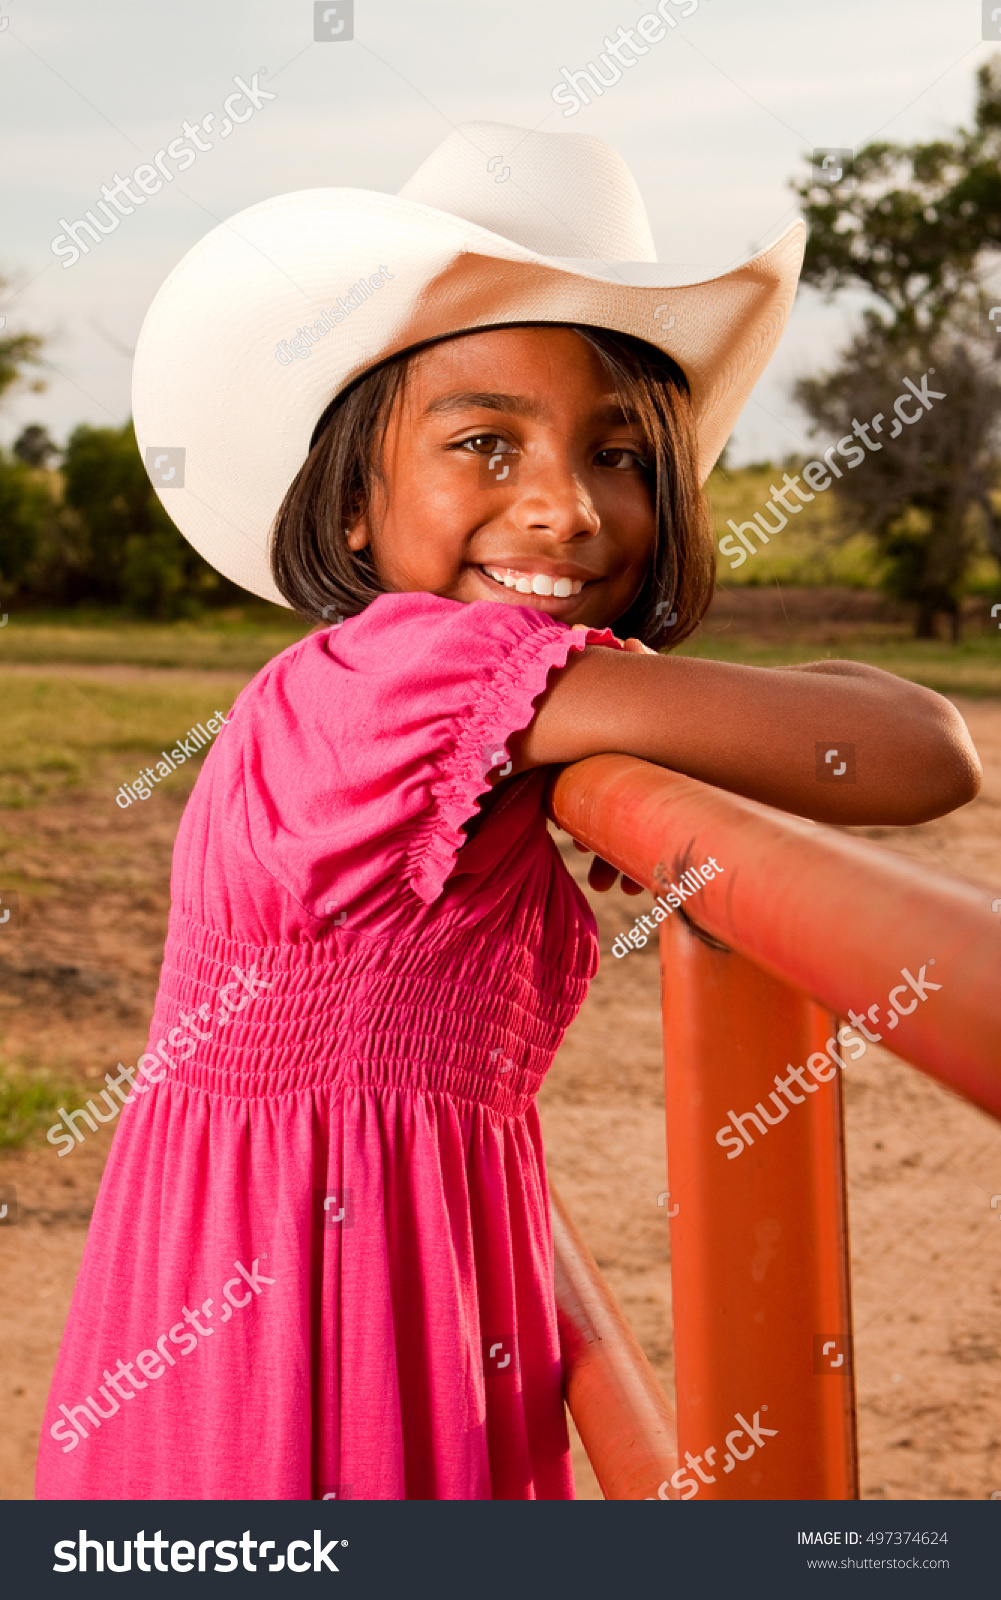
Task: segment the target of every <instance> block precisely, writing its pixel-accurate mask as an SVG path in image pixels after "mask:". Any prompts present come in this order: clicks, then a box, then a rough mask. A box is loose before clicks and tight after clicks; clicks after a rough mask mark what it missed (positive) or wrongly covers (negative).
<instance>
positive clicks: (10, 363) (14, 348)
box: [0, 278, 45, 396]
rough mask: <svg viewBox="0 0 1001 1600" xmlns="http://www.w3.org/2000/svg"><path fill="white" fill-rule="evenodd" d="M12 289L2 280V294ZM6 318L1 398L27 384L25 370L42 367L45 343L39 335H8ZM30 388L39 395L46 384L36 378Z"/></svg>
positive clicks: (0, 348)
mask: <svg viewBox="0 0 1001 1600" xmlns="http://www.w3.org/2000/svg"><path fill="white" fill-rule="evenodd" d="M9 288H10V284H9V282H8V280H7V279H6V278H0V294H3V293H4V291H5V290H7V289H9ZM6 321H7V319H6V317H4V318H3V319H2V321H0V396H2V395H3V394H5V393H6V391H7V390H8V389H13V388H14V386H15V385H16V384H18V383H27V382H28V379H27V377H26V375H25V372H24V368H25V367H29V366H35V367H38V366H41V360H40V353H41V350H42V346H43V345H44V343H45V341H44V339H42V337H41V336H40V335H39V334H37V333H7V332H6ZM30 387H31V388H32V389H33V390H34V391H35V392H36V393H37V392H38V391H39V390H41V389H44V388H45V382H44V380H43V379H41V378H36V379H35V380H33V381H32V382H31V384H30Z"/></svg>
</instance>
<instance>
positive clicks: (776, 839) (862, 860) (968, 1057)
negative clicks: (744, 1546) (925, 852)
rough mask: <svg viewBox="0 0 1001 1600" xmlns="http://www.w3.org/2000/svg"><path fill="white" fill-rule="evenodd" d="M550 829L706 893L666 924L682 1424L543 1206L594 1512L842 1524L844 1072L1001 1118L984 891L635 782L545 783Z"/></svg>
mask: <svg viewBox="0 0 1001 1600" xmlns="http://www.w3.org/2000/svg"><path fill="white" fill-rule="evenodd" d="M549 814H550V816H551V817H552V819H553V820H554V821H555V822H556V823H557V824H558V825H559V827H561V828H563V829H565V830H566V832H567V833H569V834H571V835H572V836H573V837H574V838H575V839H579V840H580V842H581V843H582V844H585V845H587V846H588V847H589V848H590V849H591V850H594V851H596V852H597V854H598V855H600V856H603V857H604V858H605V860H607V861H610V862H611V863H612V864H613V865H614V866H616V867H618V868H619V869H620V870H621V871H623V872H625V873H627V874H628V875H629V877H631V878H634V879H635V880H636V881H637V882H638V883H642V884H644V885H645V886H646V888H647V889H649V890H650V891H651V892H652V893H654V894H656V895H666V893H667V891H668V888H669V886H670V884H671V883H672V882H674V883H677V882H678V879H679V877H680V875H681V874H682V873H683V872H685V871H686V870H687V869H688V868H690V867H700V866H701V865H702V864H703V863H706V862H708V861H709V859H710V858H712V859H713V860H715V861H716V862H717V863H718V865H719V867H720V868H721V869H722V870H721V871H720V872H719V873H717V874H716V875H715V876H713V877H712V879H711V881H710V882H708V883H707V884H706V886H705V887H704V888H701V889H700V890H699V891H698V895H697V897H695V898H693V899H691V900H690V901H686V902H685V912H686V914H687V917H688V918H689V919H690V922H691V923H695V924H696V925H697V926H696V928H695V929H693V928H692V926H691V925H690V922H689V921H686V918H685V917H683V916H681V915H679V913H678V912H677V910H676V911H675V912H674V914H673V915H672V916H670V917H668V918H667V920H666V921H664V922H663V923H662V924H661V977H662V996H663V1017H664V1075H665V1112H666V1128H667V1151H668V1164H669V1180H668V1181H669V1182H670V1185H671V1192H670V1210H669V1215H670V1218H671V1222H670V1227H671V1281H672V1297H673V1305H674V1349H675V1386H676V1392H677V1416H676V1418H675V1413H674V1408H673V1407H672V1406H671V1404H670V1402H669V1400H668V1398H667V1397H666V1396H665V1394H664V1393H663V1390H662V1389H661V1388H660V1386H659V1384H658V1382H657V1379H656V1377H655V1376H654V1374H653V1372H652V1370H651V1368H650V1366H649V1364H648V1362H647V1361H646V1358H645V1356H644V1355H643V1353H642V1351H641V1350H640V1348H639V1346H638V1344H637V1342H636V1339H635V1337H634V1335H633V1334H632V1332H631V1331H630V1329H629V1327H628V1325H627V1323H626V1322H625V1319H624V1317H623V1315H622V1313H621V1311H620V1310H619V1308H618V1307H617V1305H616V1304H615V1301H614V1299H613V1298H612V1295H611V1293H610V1291H609V1290H608V1288H607V1286H606V1285H605V1283H604V1280H603V1278H602V1276H601V1273H600V1271H599V1269H598V1267H597V1266H596V1264H595V1262H594V1259H593V1257H592V1256H591V1255H590V1253H589V1251H588V1249H587V1246H586V1245H585V1244H584V1242H583V1240H582V1239H581V1238H580V1236H579V1235H578V1234H577V1232H576V1230H575V1229H574V1227H573V1224H572V1222H571V1221H570V1219H569V1217H568V1216H567V1214H566V1212H565V1210H564V1208H563V1206H562V1204H561V1202H560V1201H559V1197H558V1196H556V1195H555V1194H554V1196H553V1233H554V1244H555V1250H556V1295H557V1310H558V1316H559V1323H560V1335H561V1343H562V1350H563V1362H564V1374H565V1390H566V1397H567V1404H568V1407H569V1409H570V1412H571V1415H572V1416H573V1418H574V1422H575V1425H576V1427H577V1430H578V1432H579V1433H580V1436H581V1440H582V1442H583V1444H584V1447H585V1449H586V1450H587V1453H588V1456H589V1459H590V1460H591V1463H592V1465H593V1467H594V1469H595V1473H596V1476H597V1478H598V1482H599V1484H600V1486H601V1489H602V1493H603V1494H604V1496H605V1498H606V1499H610V1500H629V1499H650V1498H652V1497H656V1496H657V1495H658V1493H659V1495H660V1497H661V1498H669V1499H678V1498H682V1499H691V1498H694V1497H695V1494H696V1493H697V1494H698V1497H699V1498H700V1499H702V1500H706V1499H717V1500H784V1499H807V1500H810V1499H813V1500H840V1499H851V1498H854V1497H856V1496H857V1494H858V1484H857V1466H856V1443H855V1399H854V1375H853V1359H852V1336H851V1326H852V1325H851V1285H850V1277H849V1260H848V1225H847V1212H846V1205H845V1176H844V1172H845V1169H844V1141H843V1119H842V1099H841V1067H842V1066H847V1067H848V1068H849V1069H850V1066H851V1061H852V1060H853V1059H860V1058H861V1054H862V1051H861V1050H860V1049H858V1048H857V1047H858V1045H864V1046H865V1047H866V1048H868V1042H875V1038H876V1037H880V1038H882V1039H883V1040H884V1041H885V1042H886V1044H887V1045H888V1046H889V1048H890V1049H892V1050H893V1051H894V1053H895V1054H896V1055H898V1056H901V1057H902V1058H903V1059H904V1060H905V1061H908V1062H910V1063H912V1065H914V1066H916V1067H918V1068H920V1069H921V1070H922V1071H923V1072H926V1073H928V1074H929V1075H930V1076H931V1077H933V1078H936V1079H938V1081H939V1082H940V1083H943V1084H945V1085H947V1087H948V1088H950V1089H952V1090H954V1091H955V1092H956V1093H957V1094H960V1095H962V1096H964V1097H965V1098H966V1099H968V1100H970V1101H972V1102H973V1103H974V1104H975V1105H977V1106H980V1107H981V1108H982V1109H984V1110H985V1111H988V1112H990V1113H991V1114H992V1115H993V1116H995V1117H999V1118H1001V918H999V917H998V916H997V915H996V914H995V913H993V912H992V911H991V902H992V895H991V891H990V890H989V889H987V888H981V887H977V886H976V885H974V884H969V883H964V882H962V881H960V880H958V879H954V878H950V877H947V876H945V875H944V874H942V873H939V872H935V871H933V870H931V869H929V868H927V867H925V866H922V865H921V864H919V863H917V862H915V861H912V860H909V859H905V858H903V857H901V856H899V855H895V854H893V853H892V852H890V851H887V850H885V849H882V848H880V847H879V846H877V845H873V844H870V843H868V842H867V841H864V840H860V839H858V838H856V837H854V836H850V835H846V834H842V833H839V832H837V831H835V830H833V829H830V828H826V827H823V826H819V825H817V824H815V823H812V822H808V821H806V820H804V819H802V818H798V817H793V816H790V815H788V814H787V813H785V812H782V811H776V810H773V809H772V808H771V807H769V806H764V805H760V804H758V803H756V802H755V801H752V800H745V799H742V798H740V797H738V796H736V795H732V794H728V793H726V792H725V791H723V790H721V789H715V788H712V787H711V786H709V785H708V784H704V783H700V782H698V781H697V780H695V779H693V778H686V777H682V776H680V775H678V774H676V773H672V772H667V771H665V770H664V769H663V768H660V767H656V766H652V765H651V764H649V763H648V762H645V761H639V760H636V759H634V758H633V757H630V756H617V755H603V756H593V757H591V758H590V759H588V760H586V761H581V762H577V763H575V764H574V765H573V766H570V767H566V768H563V769H561V770H560V771H559V772H558V773H557V774H556V775H555V777H554V779H553V782H552V784H551V786H550V790H549ZM995 903H996V896H995ZM606 959H608V958H607V956H606ZM852 1013H854V1016H855V1019H856V1022H855V1023H854V1024H853V1023H851V1022H848V1023H845V1022H844V1020H843V1019H845V1018H849V1017H850V1016H851V1014H852ZM848 1028H851V1033H850V1034H849V1033H848ZM839 1029H840V1033H841V1035H842V1036H841V1037H839ZM846 1040H847V1042H846ZM867 1041H868V1042H867ZM672 1480H673V1481H672Z"/></svg>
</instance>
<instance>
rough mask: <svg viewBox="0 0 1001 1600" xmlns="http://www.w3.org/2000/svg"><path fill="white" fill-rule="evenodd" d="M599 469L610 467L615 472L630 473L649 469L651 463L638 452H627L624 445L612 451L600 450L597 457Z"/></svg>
mask: <svg viewBox="0 0 1001 1600" xmlns="http://www.w3.org/2000/svg"><path fill="white" fill-rule="evenodd" d="M594 459H595V462H596V464H597V465H598V466H599V467H610V468H611V469H612V471H613V472H630V471H635V470H636V469H637V468H640V469H649V466H650V463H649V461H647V459H646V457H645V456H641V455H640V453H639V451H638V450H627V449H626V448H625V447H624V446H623V445H617V446H616V447H615V448H614V449H611V450H599V451H598V454H597V455H596V456H595V458H594Z"/></svg>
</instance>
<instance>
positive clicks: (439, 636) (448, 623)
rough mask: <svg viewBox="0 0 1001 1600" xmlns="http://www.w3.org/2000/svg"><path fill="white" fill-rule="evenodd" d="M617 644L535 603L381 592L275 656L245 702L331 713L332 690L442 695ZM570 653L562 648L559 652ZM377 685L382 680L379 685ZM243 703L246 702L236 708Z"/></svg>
mask: <svg viewBox="0 0 1001 1600" xmlns="http://www.w3.org/2000/svg"><path fill="white" fill-rule="evenodd" d="M585 642H588V643H596V642H602V643H608V644H611V645H615V644H617V643H618V642H619V641H617V640H616V639H615V638H614V637H613V636H612V635H611V633H609V632H608V630H592V629H587V630H585V629H580V630H577V629H572V628H569V627H568V626H567V625H566V624H565V623H562V622H558V621H555V620H554V619H553V618H551V617H547V616H546V615H545V614H544V613H542V612H539V611H535V610H533V609H532V608H531V607H529V606H520V605H506V604H503V603H501V602H497V601H489V600H481V601H473V602H472V603H470V602H467V601H462V600H451V599H447V598H445V597H444V596H442V595H436V594H428V593H426V592H424V591H423V590H418V591H414V592H408V593H403V594H382V595H379V596H378V597H377V598H376V599H375V600H373V601H372V603H371V604H370V605H368V606H366V608H365V610H364V611H362V612H359V614H358V615H357V616H354V617H348V618H347V619H346V620H344V621H338V622H335V623H333V624H331V625H330V626H328V627H324V628H319V629H316V630H314V631H312V632H310V633H308V634H307V635H306V636H305V638H302V639H299V640H297V641H296V643H295V644H292V645H289V646H288V648H287V649H285V650H283V651H282V652H281V653H280V655H277V656H275V657H273V659H272V660H271V661H269V662H268V663H267V665H266V666H265V667H263V668H262V669H261V671H260V672H259V673H258V674H257V676H256V677H255V678H254V679H252V680H251V682H250V683H249V684H248V685H247V688H246V689H245V690H244V691H243V694H242V695H241V696H240V701H241V702H243V703H244V704H245V705H246V704H248V703H250V702H253V701H255V700H265V701H267V700H270V699H272V698H273V697H275V696H278V697H280V698H286V697H288V696H292V697H294V698H295V699H300V698H301V699H303V700H304V701H305V703H307V704H308V703H310V702H312V701H313V699H314V697H315V696H317V695H319V696H320V697H321V702H322V704H323V705H324V707H325V709H326V710H327V711H329V702H328V701H327V699H326V696H327V695H328V694H329V692H330V690H331V687H332V684H333V683H334V681H335V680H339V687H340V689H341V690H342V691H346V690H347V689H348V684H349V683H350V686H351V691H352V692H357V691H361V692H362V693H364V690H365V687H366V682H368V687H369V688H371V689H381V690H382V691H383V692H385V691H386V690H389V689H390V687H391V686H392V689H393V691H394V692H395V693H396V694H398V695H400V696H406V697H416V698H421V697H422V696H424V695H427V696H436V695H438V694H440V693H441V691H442V690H443V689H445V688H446V686H448V685H449V684H452V685H458V684H460V683H462V682H463V681H465V682H470V681H472V682H475V681H476V680H477V679H479V680H481V681H486V680H488V679H492V678H493V677H495V675H496V673H497V671H498V668H501V669H502V670H503V666H504V664H505V663H506V662H508V661H510V662H511V664H512V668H514V665H515V659H517V663H518V670H519V671H522V670H524V667H525V665H526V664H527V662H528V661H530V660H531V658H533V657H538V659H539V661H540V663H541V662H542V661H543V660H545V661H546V662H547V664H549V665H551V664H552V660H553V655H554V648H555V654H556V656H559V655H561V654H563V655H564V656H565V654H566V653H568V652H569V650H570V649H572V648H574V647H577V648H580V647H581V646H582V645H583V643H585ZM561 645H563V646H564V648H563V649H562V650H561V648H560V646H561ZM371 680H375V681H371ZM238 703H239V702H238Z"/></svg>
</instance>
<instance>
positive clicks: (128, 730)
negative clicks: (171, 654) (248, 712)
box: [0, 667, 246, 809]
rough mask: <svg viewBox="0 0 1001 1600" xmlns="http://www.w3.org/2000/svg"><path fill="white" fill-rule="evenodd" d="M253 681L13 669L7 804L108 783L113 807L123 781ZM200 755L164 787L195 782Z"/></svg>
mask: <svg viewBox="0 0 1001 1600" xmlns="http://www.w3.org/2000/svg"><path fill="white" fill-rule="evenodd" d="M245 679H246V674H240V675H239V676H233V677H228V676H223V675H222V674H219V675H215V674H213V676H212V677H211V678H208V677H206V678H203V679H201V680H199V678H198V676H197V675H196V674H194V673H193V674H192V676H191V677H190V679H184V678H180V679H178V678H175V677H173V676H172V675H171V676H169V677H164V678H158V677H157V676H155V675H154V676H150V677H143V678H140V679H138V680H135V679H134V680H132V681H131V682H125V683H114V682H111V683H109V682H94V681H90V680H88V679H87V678H86V677H84V676H82V675H81V674H74V672H73V669H72V667H65V668H61V667H53V669H52V671H51V673H45V674H44V676H43V675H41V674H39V675H38V676H36V675H34V674H32V675H30V676H28V675H27V674H26V675H24V676H20V675H18V674H16V673H10V674H7V675H6V677H5V678H4V683H3V699H4V719H3V737H4V751H3V763H2V768H0V808H8V809H9V808H20V807H23V806H30V805H36V804H38V802H39V801H41V800H43V799H45V798H46V796H48V795H51V794H53V793H54V792H58V791H60V790H64V789H68V788H73V787H77V786H79V785H82V784H85V785H86V786H87V787H89V788H97V787H102V786H104V787H107V791H108V804H109V805H111V806H113V805H114V797H115V793H116V791H117V789H118V786H119V785H120V784H121V783H123V782H125V781H127V780H129V779H131V778H133V777H134V776H135V775H136V773H137V772H138V770H139V768H140V766H146V765H150V764H151V762H152V759H153V758H154V757H156V756H157V755H159V753H160V751H161V750H163V749H166V750H168V751H169V750H170V748H171V747H172V746H173V745H174V744H176V743H177V740H178V739H179V738H180V737H181V736H182V735H183V734H184V733H185V732H186V731H187V729H188V728H190V727H191V726H192V724H193V723H195V722H204V721H205V719H206V717H209V716H211V715H212V714H213V713H214V712H215V711H216V710H219V711H223V712H225V711H227V710H228V708H229V706H230V705H231V704H232V702H233V700H234V698H235V696H236V695H237V694H238V693H239V691H240V689H241V688H242V687H243V684H244V682H245ZM200 759H201V758H200V757H197V756H196V757H193V758H191V759H190V760H188V761H187V762H186V763H185V764H184V765H182V766H180V767H179V768H178V770H177V771H176V772H175V773H172V774H171V776H170V777H169V778H165V779H164V780H163V786H164V787H169V786H171V785H175V786H186V787H187V788H190V786H191V784H192V783H193V782H194V778H195V775H196V773H197V771H198V767H199V765H200ZM158 787H159V786H158Z"/></svg>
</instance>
